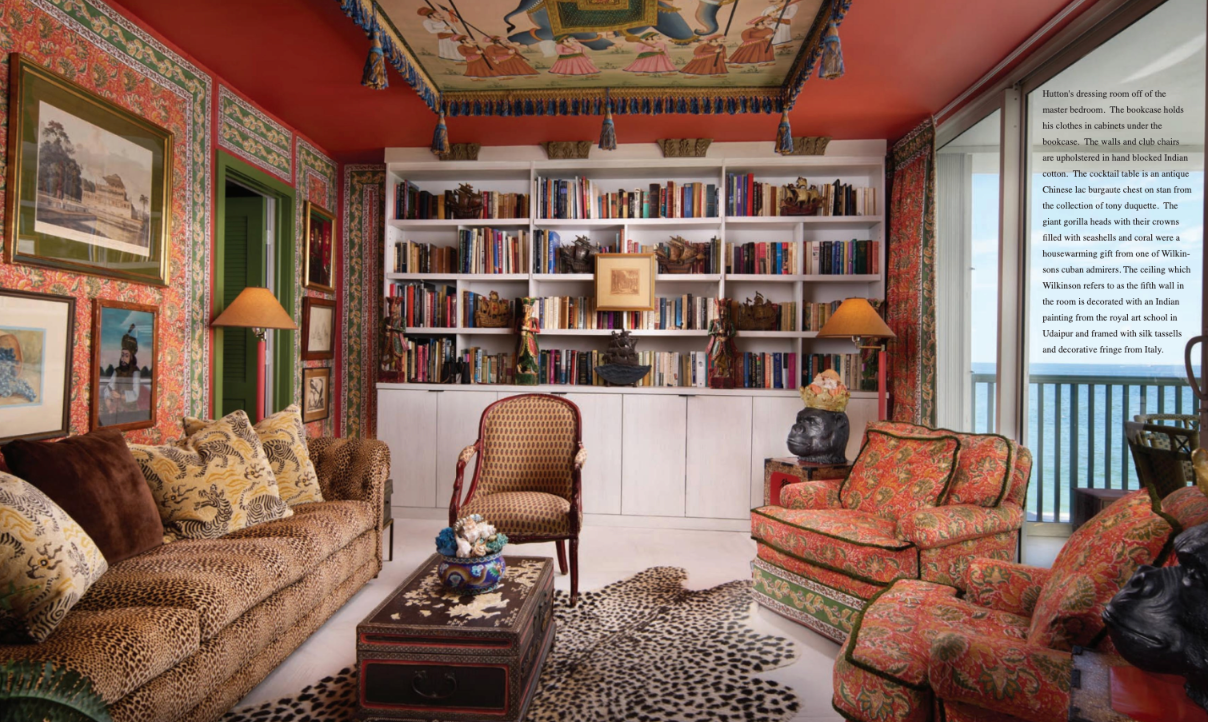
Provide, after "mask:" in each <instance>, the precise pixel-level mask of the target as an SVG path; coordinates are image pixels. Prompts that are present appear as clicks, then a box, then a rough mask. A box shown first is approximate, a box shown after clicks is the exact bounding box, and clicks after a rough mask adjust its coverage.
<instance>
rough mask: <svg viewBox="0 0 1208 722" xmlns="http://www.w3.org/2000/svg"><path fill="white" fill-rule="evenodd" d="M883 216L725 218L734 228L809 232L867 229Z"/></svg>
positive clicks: (882, 219)
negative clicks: (799, 228) (798, 227)
mask: <svg viewBox="0 0 1208 722" xmlns="http://www.w3.org/2000/svg"><path fill="white" fill-rule="evenodd" d="M884 220H885V219H884V217H883V216H726V225H727V226H734V227H736V228H742V227H744V226H747V227H765V226H780V227H784V228H789V227H793V226H796V225H803V226H806V227H808V228H810V229H811V230H826V229H847V228H869V227H872V226H876V225H880V224H881V223H883V222H884Z"/></svg>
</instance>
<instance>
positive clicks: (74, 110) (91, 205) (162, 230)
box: [5, 53, 173, 286]
mask: <svg viewBox="0 0 1208 722" xmlns="http://www.w3.org/2000/svg"><path fill="white" fill-rule="evenodd" d="M172 142H173V136H172V132H171V131H169V130H167V129H166V128H161V127H160V126H158V125H155V124H154V123H151V122H150V121H148V120H145V119H144V118H141V117H139V116H137V115H135V114H134V113H131V112H130V111H128V110H126V109H125V108H122V107H121V106H119V105H116V104H114V103H112V102H110V101H108V100H105V99H104V98H101V97H100V96H98V95H96V94H95V93H93V92H91V91H89V90H88V89H87V88H84V87H83V86H80V85H77V84H76V83H73V82H72V81H70V80H68V79H67V78H64V77H63V76H61V75H59V74H57V73H54V72H52V71H50V70H47V69H46V68H44V67H42V66H40V65H38V64H37V63H34V62H33V61H31V60H29V59H28V58H26V57H25V56H23V55H21V54H20V53H13V54H11V55H10V56H9V121H8V175H7V180H8V194H7V199H6V200H7V206H6V210H7V212H6V214H5V239H6V240H7V244H6V245H7V247H8V250H7V256H8V261H9V262H10V263H20V264H25V265H33V266H46V267H50V268H57V269H62V270H67V271H72V272H76V273H87V274H92V275H96V276H107V277H109V278H117V279H121V280H125V281H132V282H134V283H145V284H148V285H153V286H167V285H168V268H169V258H168V256H169V249H170V248H171V243H170V237H171V228H172V201H171V199H172V162H173V146H172Z"/></svg>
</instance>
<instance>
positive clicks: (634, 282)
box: [596, 253, 658, 311]
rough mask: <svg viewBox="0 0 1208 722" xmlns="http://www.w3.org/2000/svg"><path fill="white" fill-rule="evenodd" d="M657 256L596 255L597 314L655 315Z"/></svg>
mask: <svg viewBox="0 0 1208 722" xmlns="http://www.w3.org/2000/svg"><path fill="white" fill-rule="evenodd" d="M657 263H658V262H657V260H656V259H655V255H654V254H653V253H598V254H596V310H597V311H653V310H654V276H655V271H656V268H657Z"/></svg>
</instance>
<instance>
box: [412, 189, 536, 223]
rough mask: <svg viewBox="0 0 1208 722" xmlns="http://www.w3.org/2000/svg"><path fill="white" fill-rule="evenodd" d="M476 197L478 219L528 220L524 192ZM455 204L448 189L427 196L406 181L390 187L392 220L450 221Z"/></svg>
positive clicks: (527, 205) (487, 192) (428, 193)
mask: <svg viewBox="0 0 1208 722" xmlns="http://www.w3.org/2000/svg"><path fill="white" fill-rule="evenodd" d="M478 196H479V197H480V198H482V211H481V212H480V213H479V214H478V218H480V219H491V218H528V211H529V197H528V194H527V193H498V192H496V191H479V192H478ZM456 204H457V201H456V200H455V199H454V192H453V191H451V190H448V191H437V192H436V193H430V192H428V191H424V190H420V189H419V187H418V186H416V185H415V184H414V183H412V182H410V181H406V180H404V181H400V182H399V184H398V185H396V186H395V187H394V217H395V218H396V219H397V220H400V221H413V220H429V219H451V218H453V208H454V206H455V205H456Z"/></svg>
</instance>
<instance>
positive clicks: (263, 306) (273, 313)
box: [210, 286, 298, 331]
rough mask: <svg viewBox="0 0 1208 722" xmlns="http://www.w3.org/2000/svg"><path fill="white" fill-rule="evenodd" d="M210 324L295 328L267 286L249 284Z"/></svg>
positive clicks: (290, 318) (291, 319)
mask: <svg viewBox="0 0 1208 722" xmlns="http://www.w3.org/2000/svg"><path fill="white" fill-rule="evenodd" d="M210 325H211V326H227V327H232V328H282V329H288V330H290V331H293V330H296V329H297V328H298V325H297V324H296V323H294V319H293V318H292V317H290V315H289V314H288V313H286V312H285V309H284V308H281V304H280V303H279V302H278V301H277V297H276V296H274V295H273V292H272V291H270V290H268V289H267V288H259V287H256V286H249V287H247V288H245V289H243V290H242V291H240V292H239V295H238V296H236V297H235V300H234V301H231V305H229V306H227V307H226V309H225V310H224V311H223V312H222V313H220V314H218V318H216V319H214V321H213V322H212V323H211V324H210Z"/></svg>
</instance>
